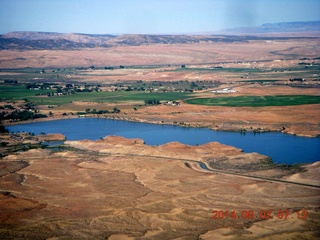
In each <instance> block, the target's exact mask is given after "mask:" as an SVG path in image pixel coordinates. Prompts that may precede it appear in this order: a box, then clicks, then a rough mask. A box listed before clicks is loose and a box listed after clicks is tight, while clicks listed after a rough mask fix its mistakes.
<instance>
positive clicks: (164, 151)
mask: <svg viewBox="0 0 320 240" xmlns="http://www.w3.org/2000/svg"><path fill="white" fill-rule="evenodd" d="M65 144H66V145H68V146H71V147H74V148H79V149H83V150H89V151H96V152H99V153H101V154H125V155H126V154H127V155H136V156H148V157H150V158H153V157H154V158H159V157H160V158H172V159H177V160H192V161H207V160H211V159H216V158H219V159H221V158H234V157H237V156H239V157H240V156H241V157H242V158H246V156H247V155H250V154H248V153H243V151H242V150H241V149H238V148H236V147H233V146H227V145H224V144H221V143H218V142H211V143H206V144H203V145H198V146H190V145H186V144H182V143H179V142H171V143H166V144H163V145H159V146H149V145H146V144H144V141H143V140H142V139H138V138H134V139H127V138H124V137H118V136H108V137H105V138H103V139H100V140H97V141H91V140H80V141H66V142H65ZM257 155H259V156H260V157H259V159H260V158H265V156H263V155H260V154H257Z"/></svg>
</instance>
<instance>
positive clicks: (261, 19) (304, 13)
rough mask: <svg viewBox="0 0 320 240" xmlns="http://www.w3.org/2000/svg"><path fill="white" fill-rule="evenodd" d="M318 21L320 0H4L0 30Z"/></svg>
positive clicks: (180, 28) (164, 28)
mask: <svg viewBox="0 0 320 240" xmlns="http://www.w3.org/2000/svg"><path fill="white" fill-rule="evenodd" d="M315 20H320V0H0V34H3V33H7V32H11V31H45V32H64V33H71V32H73V33H96V34H108V33H111V34H116V33H149V34H157V33H158V34H161V33H176V34H177V33H199V32H212V31H216V30H220V29H223V28H236V27H246V26H258V25H261V24H263V23H275V22H290V21H315Z"/></svg>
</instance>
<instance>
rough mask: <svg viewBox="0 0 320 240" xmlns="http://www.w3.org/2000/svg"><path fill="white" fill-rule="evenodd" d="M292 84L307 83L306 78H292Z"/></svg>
mask: <svg viewBox="0 0 320 240" xmlns="http://www.w3.org/2000/svg"><path fill="white" fill-rule="evenodd" d="M289 80H290V82H304V81H306V80H305V79H304V78H290V79H289Z"/></svg>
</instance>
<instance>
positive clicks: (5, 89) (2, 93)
mask: <svg viewBox="0 0 320 240" xmlns="http://www.w3.org/2000/svg"><path fill="white" fill-rule="evenodd" d="M47 92H51V91H50V90H28V89H26V87H25V86H0V98H1V99H4V100H6V99H10V100H11V99H15V100H21V99H24V98H29V97H31V96H35V95H36V94H41V93H47Z"/></svg>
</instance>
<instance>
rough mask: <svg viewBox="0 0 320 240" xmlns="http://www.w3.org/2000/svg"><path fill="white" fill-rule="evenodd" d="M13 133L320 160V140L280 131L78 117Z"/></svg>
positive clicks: (277, 158) (22, 127) (288, 160)
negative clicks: (216, 145)
mask: <svg viewBox="0 0 320 240" xmlns="http://www.w3.org/2000/svg"><path fill="white" fill-rule="evenodd" d="M6 128H7V129H8V130H9V131H10V132H18V131H20V132H30V133H34V134H36V135H38V134H40V133H42V132H44V133H62V134H64V135H65V136H66V137H67V140H81V139H90V140H97V139H100V138H103V137H105V136H108V135H117V136H123V137H126V138H141V139H143V140H144V141H145V143H146V144H148V145H161V144H165V143H168V142H173V141H178V142H181V143H184V144H188V145H200V144H204V143H208V142H220V143H223V144H226V145H230V146H235V147H237V148H241V149H243V150H244V152H246V153H250V152H258V153H260V154H263V155H267V156H269V157H271V158H272V160H273V161H274V162H276V163H286V164H294V163H312V162H315V161H318V160H320V138H319V137H318V138H307V137H297V136H293V135H289V134H283V133H279V132H270V133H251V132H247V133H239V132H226V131H214V130H210V129H207V128H185V127H180V126H172V125H158V124H149V123H136V122H128V121H121V120H110V119H100V118H77V119H64V120H55V121H46V122H35V123H27V124H19V125H14V126H7V127H6Z"/></svg>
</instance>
